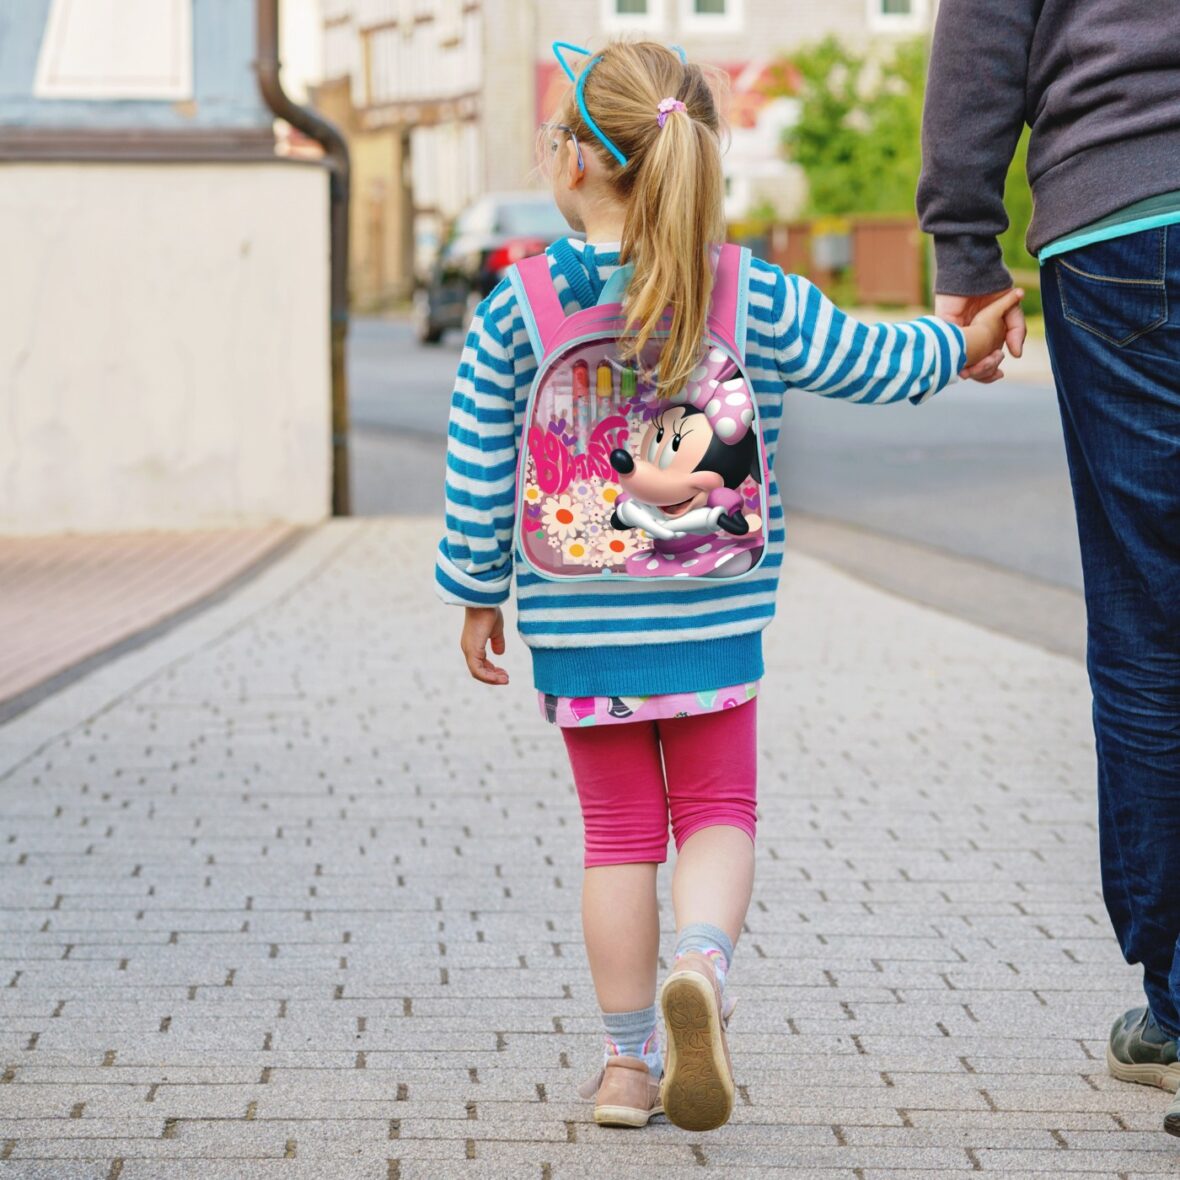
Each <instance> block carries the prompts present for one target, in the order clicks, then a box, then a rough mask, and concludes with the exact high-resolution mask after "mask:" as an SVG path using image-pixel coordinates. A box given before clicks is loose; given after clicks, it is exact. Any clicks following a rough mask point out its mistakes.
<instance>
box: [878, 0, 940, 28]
mask: <svg viewBox="0 0 1180 1180" xmlns="http://www.w3.org/2000/svg"><path fill="white" fill-rule="evenodd" d="M882 2H883V0H865V15H866V19H867V20H868V25H869V29H870V31H871V32H874V33H924V32H926V31H927V29H928V28H929V27H930V4H929V0H910V11H909V12H906V13H901V12H884V11H882Z"/></svg>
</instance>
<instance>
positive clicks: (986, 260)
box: [934, 234, 1012, 295]
mask: <svg viewBox="0 0 1180 1180" xmlns="http://www.w3.org/2000/svg"><path fill="white" fill-rule="evenodd" d="M934 259H935V265H936V273H937V277H936V279H935V283H934V290H935V292H936V293H937V294H939V295H990V294H991V293H992V292H993V291H1006V290H1007V289H1008V288H1009V287H1011V286H1012V276H1011V274H1009V273H1008V268H1007V267H1006V266H1005V265H1004V258H1003V254H1002V253H1001V251H1000V243H999V242H998V241H997V240H996V239H995V238H987V237H978V236H976V235H974V234H955V235H938V236H936V237H935V239H934Z"/></svg>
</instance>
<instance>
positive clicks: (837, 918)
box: [0, 520, 1180, 1180]
mask: <svg viewBox="0 0 1180 1180" xmlns="http://www.w3.org/2000/svg"><path fill="white" fill-rule="evenodd" d="M436 531H437V525H436V523H435V522H434V521H428V520H424V521H400V522H390V521H368V522H365V523H360V522H356V521H352V522H335V523H333V524H331V525H329V526H327V527H325V528H324V529H321V530H317V532H315V533H314V534H312V535H310V536H309V537H307V538H306V539H305V540H304V541H303V542H302V543H301V544H299V545H298V546H296V547H295V548H294V549H292V550H291V551H290V552H288V553H287V554H286V555H285V556H284V557H283V558H282V559H281V560H279V561H278V562H276V563H275V564H274V565H272V566H271V567H270V568H268V569H267V570H266V571H264V572H263V573H262V574H261V575H260V576H259V577H258V578H257V579H255V580H254V581H252V582H251V583H249V584H248V585H246V586H244V587H242V588H241V589H240V590H238V591H237V592H236V593H235V594H234V595H233V596H231V597H230V598H229V599H227V600H225V601H223V602H220V603H217V604H215V605H213V606H211V607H210V608H209V609H208V610H207V611H204V612H202V613H201V614H199V615H197V616H195V617H194V618H192V619H190V620H188V621H187V622H185V623H184V624H183V625H181V626H180V627H178V628H176V629H175V630H173V631H172V632H169V633H168V634H167V635H165V636H162V637H161V638H159V639H158V640H156V641H154V642H153V643H152V644H151V645H149V646H148V647H146V648H143V649H141V650H140V651H138V652H136V653H132V654H130V655H127V656H124V657H121V658H120V659H119V660H118V661H115V662H113V663H111V664H108V665H106V666H104V667H103V668H102V669H100V670H99V671H97V672H95V673H93V674H91V675H90V676H88V677H87V678H86V679H84V680H81V681H79V682H78V683H76V684H75V685H73V686H71V687H70V688H68V689H66V690H64V691H63V692H61V693H59V694H58V695H57V696H55V697H51V698H49V699H48V700H46V701H45V702H43V703H42V704H41V705H39V706H38V707H36V708H34V709H33V710H31V711H30V712H28V713H26V714H24V715H23V716H21V717H19V718H17V719H15V720H14V721H12V722H10V723H9V724H8V725H7V726H5V727H3V728H0V931H2V932H3V935H2V936H0V1180H6V1178H7V1177H10V1176H11V1177H28V1178H33V1177H41V1176H46V1177H49V1176H52V1177H53V1180H73V1178H74V1177H77V1178H78V1180H82V1178H86V1180H89V1178H90V1177H102V1178H103V1180H106V1178H107V1177H109V1176H112V1175H117V1176H118V1177H119V1180H143V1178H150V1180H169V1178H171V1177H183V1178H184V1180H190V1178H191V1177H192V1176H193V1175H200V1176H201V1177H202V1180H222V1178H223V1177H225V1178H228V1177H233V1178H234V1180H243V1178H250V1177H258V1178H259V1180H269V1178H270V1177H280V1176H281V1177H283V1178H284V1180H302V1178H303V1177H315V1178H316V1180H321V1178H323V1177H332V1178H333V1180H335V1178H337V1177H340V1178H348V1177H354V1176H355V1177H358V1178H365V1180H370V1178H371V1180H389V1178H390V1177H396V1178H397V1180H414V1178H417V1177H428V1178H429V1180H439V1178H443V1180H445V1178H447V1177H466V1176H471V1177H480V1178H490V1177H497V1176H505V1177H509V1176H510V1177H512V1178H513V1180H517V1178H519V1177H522V1176H534V1177H537V1178H539V1180H558V1178H565V1177H583V1176H584V1177H590V1176H595V1177H597V1176H600V1175H603V1174H610V1175H611V1176H613V1177H617V1178H618V1180H626V1178H628V1177H631V1176H635V1177H640V1176H642V1177H643V1180H653V1178H654V1180H659V1178H660V1177H662V1176H669V1177H671V1176H683V1175H686V1174H688V1173H689V1170H690V1169H691V1170H692V1171H693V1172H696V1171H700V1170H705V1171H708V1170H713V1171H721V1170H723V1169H727V1170H728V1171H729V1172H730V1173H731V1174H733V1175H738V1176H742V1177H747V1176H748V1177H751V1178H757V1177H760V1176H801V1175H807V1176H812V1175H815V1176H822V1177H825V1178H834V1177H848V1178H853V1177H857V1178H859V1180H870V1178H877V1177H879V1178H881V1180H886V1178H887V1177H888V1178H890V1180H892V1178H900V1177H906V1176H912V1177H917V1176H922V1177H930V1176H932V1175H937V1176H944V1175H946V1176H958V1175H965V1174H967V1173H971V1172H979V1171H982V1172H984V1173H988V1172H991V1173H994V1174H996V1175H1004V1176H1006V1177H1017V1176H1021V1175H1028V1176H1032V1175H1040V1176H1048V1175H1057V1176H1061V1175H1063V1174H1069V1173H1070V1172H1079V1173H1086V1174H1090V1175H1103V1176H1109V1177H1112V1178H1113V1177H1116V1176H1120V1175H1122V1176H1127V1177H1129V1176H1132V1175H1142V1176H1157V1175H1160V1174H1167V1173H1169V1172H1172V1171H1176V1170H1178V1169H1180V1152H1178V1151H1177V1150H1176V1149H1175V1148H1174V1147H1173V1141H1172V1140H1171V1139H1169V1138H1168V1137H1167V1136H1165V1135H1163V1134H1162V1133H1161V1131H1160V1120H1161V1118H1162V1114H1163V1111H1164V1109H1165V1107H1166V1101H1167V1099H1166V1096H1165V1095H1163V1094H1162V1093H1161V1092H1159V1091H1156V1090H1149V1089H1146V1088H1142V1087H1135V1086H1121V1085H1119V1084H1117V1083H1115V1082H1113V1081H1112V1080H1111V1079H1109V1078H1108V1077H1107V1076H1106V1073H1105V1065H1104V1062H1103V1051H1104V1044H1105V1041H1104V1038H1105V1033H1106V1029H1107V1027H1108V1026H1109V1024H1110V1021H1111V1020H1112V1019H1113V1017H1114V1015H1116V1014H1117V1013H1118V1012H1119V1011H1121V1010H1122V1008H1123V1007H1126V1006H1129V1005H1130V1004H1132V1003H1135V1002H1137V999H1138V988H1137V982H1136V979H1135V975H1134V973H1133V972H1132V971H1131V970H1129V969H1128V968H1126V967H1125V966H1124V965H1123V963H1122V961H1121V959H1120V957H1119V954H1118V950H1117V947H1116V946H1115V945H1114V940H1113V938H1112V937H1111V936H1110V933H1109V929H1108V925H1107V920H1106V916H1105V913H1104V910H1103V907H1102V901H1101V896H1100V891H1099V887H1098V874H1097V865H1096V847H1095V845H1096V832H1095V826H1094V816H1093V804H1092V796H1093V791H1092V785H1091V784H1092V781H1093V756H1092V752H1091V736H1090V732H1089V713H1088V710H1089V705H1088V691H1087V686H1086V683H1085V677H1084V673H1083V671H1082V669H1081V668H1080V666H1078V665H1077V664H1075V663H1072V662H1070V661H1068V660H1065V659H1062V658H1059V657H1055V656H1052V655H1048V654H1046V653H1044V652H1041V651H1039V650H1037V649H1034V648H1032V647H1029V646H1026V645H1023V644H1020V643H1017V642H1015V641H1012V640H1009V639H1005V638H1002V637H999V636H996V635H994V634H991V633H988V632H985V631H982V630H980V629H978V628H975V627H972V626H969V625H967V624H965V623H962V622H959V621H957V620H955V619H953V618H949V617H947V616H944V615H940V614H937V613H935V612H933V611H930V610H926V609H924V608H920V607H917V606H915V605H913V604H910V603H907V602H905V601H902V600H900V599H897V598H893V597H890V596H889V595H886V594H883V593H881V592H879V591H876V590H873V589H871V588H868V587H866V586H864V585H861V584H858V583H856V582H854V581H852V580H850V579H848V578H846V577H844V576H842V575H839V574H837V573H835V572H834V571H833V570H831V569H830V568H829V567H826V566H824V565H822V564H820V563H817V562H814V561H811V560H808V559H805V558H802V557H798V556H794V555H792V556H791V557H789V558H788V561H787V564H786V569H785V586H784V590H783V594H782V598H781V603H780V612H781V614H780V618H779V620H778V621H777V622H776V624H775V626H774V628H773V629H772V630H771V631H770V632H769V634H768V645H767V646H768V651H767V655H768V664H769V666H770V668H771V669H772V674H771V676H770V677H769V678H768V679H767V681H766V684H765V686H764V693H763V697H762V699H761V703H760V710H761V713H762V724H761V726H760V757H761V765H762V791H761V799H760V830H759V848H758V857H759V860H758V883H757V886H756V891H755V903H754V905H753V906H752V907H751V910H750V914H749V917H748V920H747V926H746V931H745V934H744V936H743V939H742V942H741V945H740V947H739V955H738V959H737V962H736V964H735V967H734V971H733V974H732V976H731V978H732V980H733V987H734V989H735V992H736V993H737V994H738V995H740V996H741V999H742V1003H741V1007H740V1008H739V1009H738V1013H737V1016H736V1018H735V1021H734V1025H733V1033H732V1038H731V1045H732V1048H733V1052H734V1058H735V1062H736V1068H737V1081H738V1083H739V1097H738V1104H737V1107H736V1110H735V1112H734V1117H733V1120H732V1122H731V1124H730V1125H729V1126H728V1127H727V1128H725V1129H723V1130H721V1131H718V1132H713V1133H710V1134H708V1135H695V1136H694V1135H690V1134H687V1133H685V1132H682V1131H679V1130H678V1129H676V1128H674V1127H671V1126H669V1125H667V1124H664V1123H662V1122H661V1121H659V1120H657V1121H656V1122H655V1123H653V1124H652V1125H651V1126H650V1127H649V1128H648V1129H647V1130H646V1131H643V1132H634V1133H632V1132H617V1131H612V1130H610V1129H607V1128H600V1127H597V1126H595V1125H594V1124H593V1122H592V1120H591V1116H590V1109H589V1107H588V1106H587V1105H586V1104H584V1103H581V1102H579V1101H577V1099H576V1097H575V1095H574V1085H575V1084H576V1082H577V1081H578V1080H580V1079H581V1078H582V1077H584V1076H585V1075H586V1074H587V1073H589V1072H590V1071H591V1070H592V1068H593V1066H594V1063H595V1057H596V1054H597V1053H598V1051H599V1031H598V1021H597V1015H596V1012H595V1007H594V998H593V990H592V987H591V985H590V980H589V975H588V972H587V969H586V964H585V953H584V948H583V946H582V940H581V930H580V922H579V918H578V906H579V889H580V868H579V866H580V848H579V841H580V819H579V815H578V810H577V801H576V797H575V795H574V793H573V790H572V786H571V784H570V782H569V778H568V772H567V769H566V767H565V766H564V765H563V753H562V747H561V743H560V741H559V740H557V739H556V737H555V735H554V734H552V733H551V732H548V731H547V726H546V725H545V724H544V722H542V721H541V720H540V719H539V717H538V716H537V713H536V708H535V704H534V701H533V699H532V696H531V692H530V690H529V688H528V674H527V668H526V661H525V660H524V658H523V653H522V652H521V650H520V647H519V643H518V641H517V640H516V639H515V637H513V638H512V640H511V641H510V642H511V647H510V651H509V655H508V657H507V660H508V662H509V665H510V668H511V670H512V672H513V675H514V680H515V682H516V683H515V684H514V686H513V687H512V688H510V689H508V690H506V691H498V690H497V691H492V690H486V689H481V688H480V686H478V685H475V684H474V683H473V682H471V681H470V680H467V679H465V678H464V676H463V672H462V668H461V666H460V664H459V660H458V659H457V657H456V655H455V640H456V627H457V624H458V620H457V618H456V615H455V613H454V612H451V611H448V610H446V609H444V608H442V607H441V606H439V605H438V604H436V602H435V600H434V599H433V597H432V594H431V591H430V587H429V578H428V570H429V563H430V560H431V551H432V544H433V537H434V535H435V533H436ZM667 877H668V874H667V871H666V870H665V871H664V872H663V873H662V875H661V914H662V925H663V944H662V945H663V953H664V955H665V959H666V958H667V956H668V955H669V954H670V951H671V946H672V942H673V938H672V934H673V932H672V917H671V907H670V903H669V898H668V895H667ZM33 1157H37V1158H33Z"/></svg>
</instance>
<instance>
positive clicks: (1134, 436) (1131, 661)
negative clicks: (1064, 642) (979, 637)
mask: <svg viewBox="0 0 1180 1180" xmlns="http://www.w3.org/2000/svg"><path fill="white" fill-rule="evenodd" d="M1041 282H1042V295H1043V300H1044V305H1045V326H1046V332H1047V335H1048V340H1049V351H1050V356H1051V358H1052V362H1053V372H1054V375H1055V376H1056V379H1057V391H1058V398H1059V401H1060V405H1061V420H1062V424H1063V426H1064V429H1065V447H1066V453H1067V455H1068V458H1069V469H1070V478H1071V480H1072V483H1073V494H1074V503H1075V506H1076V508H1077V518H1078V535H1079V537H1080V539H1081V548H1082V568H1083V572H1084V576H1085V588H1086V610H1087V614H1088V616H1089V631H1088V647H1087V666H1088V669H1089V673H1090V684H1091V687H1092V689H1093V693H1094V733H1095V737H1096V739H1097V741H1096V744H1097V753H1098V830H1099V842H1100V848H1101V855H1102V891H1103V897H1104V899H1105V901H1106V908H1107V912H1108V913H1109V914H1110V919H1111V922H1112V923H1113V924H1114V929H1115V933H1116V935H1117V936H1118V940H1119V944H1120V946H1121V947H1122V951H1123V955H1124V956H1125V957H1126V959H1127V961H1128V962H1129V963H1142V964H1143V975H1144V980H1143V982H1144V990H1145V991H1146V993H1147V999H1148V1003H1149V1004H1150V1006H1151V1011H1152V1013H1153V1014H1154V1016H1155V1018H1156V1020H1157V1021H1158V1023H1159V1024H1160V1026H1161V1027H1162V1028H1163V1029H1164V1030H1165V1032H1167V1033H1168V1034H1169V1035H1171V1036H1177V1035H1180V225H1176V226H1171V227H1166V228H1162V229H1152V230H1145V231H1143V232H1141V233H1136V234H1131V235H1129V236H1127V237H1124V238H1118V239H1115V240H1113V241H1109V242H1100V243H1097V244H1095V245H1092V246H1084V247H1082V248H1081V249H1079V250H1074V251H1071V252H1070V253H1068V254H1064V255H1061V256H1060V257H1058V258H1054V259H1052V260H1051V261H1050V262H1048V263H1047V264H1046V265H1045V267H1044V269H1043V270H1042V273H1041Z"/></svg>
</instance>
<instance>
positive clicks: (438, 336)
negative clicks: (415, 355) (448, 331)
mask: <svg viewBox="0 0 1180 1180" xmlns="http://www.w3.org/2000/svg"><path fill="white" fill-rule="evenodd" d="M413 321H414V335H415V337H416V338H417V340H418V343H419V344H438V343H439V341H440V340H442V337H443V330H442V328H440V327H439V326H438V325H437V324H436V323H435V322H434V321H433V320H432V319H431V318H430V292H429V291H426V290H424V289H422V288H421V287H420V288H419V289H418V290H417V291H415V292H414V310H413Z"/></svg>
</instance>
